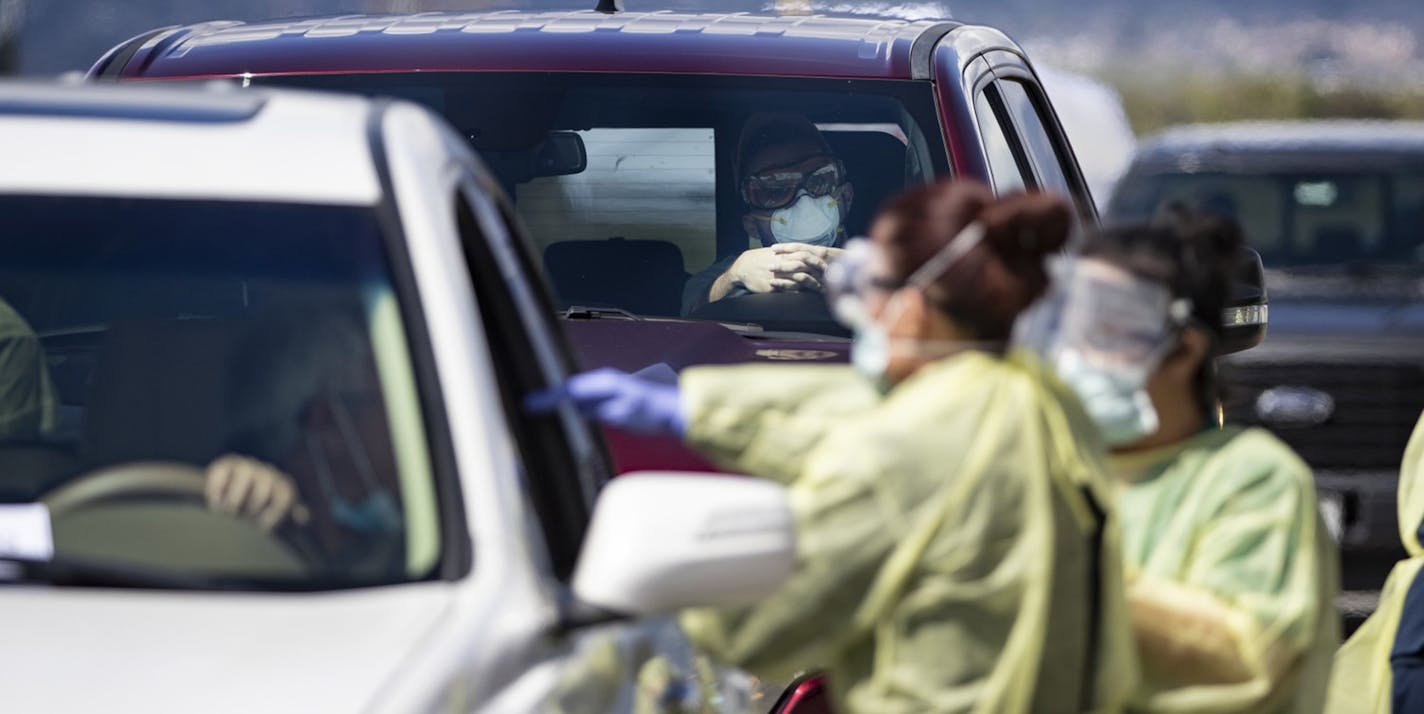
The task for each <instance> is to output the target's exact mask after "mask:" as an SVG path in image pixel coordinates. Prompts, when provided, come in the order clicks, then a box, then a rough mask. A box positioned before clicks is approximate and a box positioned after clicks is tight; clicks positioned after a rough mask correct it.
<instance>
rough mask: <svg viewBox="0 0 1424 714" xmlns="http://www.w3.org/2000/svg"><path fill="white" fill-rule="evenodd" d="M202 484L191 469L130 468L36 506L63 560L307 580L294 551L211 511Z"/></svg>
mask: <svg viewBox="0 0 1424 714" xmlns="http://www.w3.org/2000/svg"><path fill="white" fill-rule="evenodd" d="M205 482H206V478H205V474H204V471H203V469H200V468H198V467H196V466H192V465H190V464H184V463H177V462H168V461H135V462H130V463H125V464H119V465H117V466H110V467H106V468H103V469H99V470H97V471H93V472H91V473H88V474H85V475H83V476H80V477H78V478H77V479H75V480H72V481H69V482H68V483H65V484H63V485H61V486H59V487H58V488H55V489H53V490H51V491H50V492H49V493H46V494H45V495H44V496H43V497H42V498H41V499H40V502H41V503H43V504H44V505H45V507H46V508H48V509H49V512H50V517H51V519H52V522H53V523H54V524H55V528H54V535H55V549H56V550H57V551H59V552H61V553H67V554H70V555H79V556H86V557H91V558H94V559H98V560H103V559H109V558H115V559H121V560H125V561H130V562H132V561H137V562H140V563H143V562H148V561H151V564H152V565H154V566H156V567H170V568H171V567H180V568H181V567H187V568H193V569H201V570H205V571H214V570H215V571H217V572H219V573H222V572H228V571H231V572H232V573H233V574H235V575H252V574H258V575H280V576H299V575H302V574H305V573H307V572H310V567H309V566H308V565H307V559H305V558H303V557H302V556H301V555H299V552H300V548H297V547H295V546H294V544H293V543H289V542H287V540H286V539H284V538H282V537H279V536H278V535H276V534H274V533H268V532H265V531H263V530H262V529H261V528H259V527H258V526H257V525H256V524H255V523H253V522H251V521H249V520H246V519H244V518H239V517H234V516H231V515H229V514H226V513H221V512H218V511H214V510H212V509H211V508H209V507H208V504H207V497H206V495H205V493H204V484H205ZM175 533H176V534H178V536H177V537H175V536H174V534H175Z"/></svg>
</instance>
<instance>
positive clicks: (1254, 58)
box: [0, 0, 1424, 134]
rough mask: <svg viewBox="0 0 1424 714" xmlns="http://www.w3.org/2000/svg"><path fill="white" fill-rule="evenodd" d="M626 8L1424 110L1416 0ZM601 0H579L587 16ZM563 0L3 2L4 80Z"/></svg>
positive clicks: (745, 3)
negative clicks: (361, 19) (786, 21)
mask: <svg viewBox="0 0 1424 714" xmlns="http://www.w3.org/2000/svg"><path fill="white" fill-rule="evenodd" d="M626 2H627V5H628V6H629V9H673V10H692V9H706V10H717V11H728V12H735V11H765V10H772V9H780V10H783V11H789V12H796V11H806V10H810V9H814V10H815V11H817V12H823V13H824V12H829V13H848V14H854V13H861V12H864V13H870V14H891V15H897V16H902V17H906V18H909V19H917V18H922V17H937V16H944V15H946V14H948V15H951V16H953V17H955V18H957V19H960V20H964V21H971V22H972V21H981V22H985V23H988V24H991V25H994V26H996V27H999V28H1001V29H1003V30H1005V31H1007V32H1008V33H1009V34H1010V35H1012V36H1013V37H1014V38H1015V39H1017V40H1019V41H1020V42H1021V43H1022V44H1024V45H1025V47H1026V49H1027V50H1028V51H1029V53H1030V55H1031V56H1032V57H1034V59H1035V60H1036V61H1037V62H1039V63H1044V64H1052V65H1055V66H1057V67H1059V68H1061V69H1066V70H1070V71H1073V72H1076V73H1080V74H1085V75H1088V76H1091V77H1094V78H1097V79H1099V80H1101V81H1104V82H1106V83H1107V84H1109V85H1111V86H1112V87H1114V88H1116V89H1117V91H1118V92H1119V93H1120V94H1121V95H1122V100H1123V106H1124V108H1125V109H1126V111H1127V115H1128V118H1129V120H1130V121H1131V124H1132V127H1133V128H1134V129H1135V130H1136V131H1137V132H1138V133H1139V134H1144V133H1147V132H1151V131H1153V130H1156V129H1159V128H1161V127H1164V126H1167V125H1171V124H1178V123H1183V122H1189V121H1215V120H1227V119H1271V118H1312V117H1380V118H1420V117H1424V48H1421V46H1420V38H1421V37H1424V3H1421V2H1418V0H1181V1H1179V2H1170V3H1164V2H1142V1H1141V0H1076V1H1075V2H1061V1H1059V0H954V2H928V3H923V2H922V3H914V2H911V3H895V2H851V1H849V0H847V1H837V0H831V1H830V2H820V1H816V2H811V0H717V1H716V2H712V0H702V1H701V2H698V1H697V0H658V1H654V0H649V1H648V2H642V1H641V0H626ZM593 4H594V2H593V0H589V2H587V3H584V5H587V6H589V7H592V6H593ZM580 7H583V5H580V4H579V3H577V2H569V1H568V0H0V73H11V74H24V75H48V74H55V73H59V72H63V71H67V70H82V69H85V68H87V67H88V66H89V64H90V63H92V62H93V61H94V60H95V59H96V58H97V57H98V56H99V55H100V54H102V53H103V52H104V51H105V50H107V49H108V48H110V47H112V46H114V45H115V44H117V43H119V42H120V41H122V40H124V39H126V38H128V37H130V36H133V35H135V34H138V33H140V32H143V31H144V30H147V29H150V28H153V27H157V26H161V25H165V24H176V23H188V22H196V21H201V20H209V19H237V20H250V19H259V18H273V17H290V16H301V15H312V14H327V13H333V12H391V11H393V12H412V11H421V10H461V9H464V10H481V9H500V8H509V9H533V10H544V9H574V8H580Z"/></svg>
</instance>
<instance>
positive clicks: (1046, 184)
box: [998, 81, 1073, 199]
mask: <svg viewBox="0 0 1424 714" xmlns="http://www.w3.org/2000/svg"><path fill="white" fill-rule="evenodd" d="M998 87H999V89H1000V90H1001V91H1002V92H1003V97H1004V103H1005V104H1007V105H1008V108H1009V111H1011V112H1013V115H1014V123H1015V124H1017V125H1018V127H1019V131H1020V132H1022V133H1023V139H1024V142H1025V144H1026V145H1025V147H1024V148H1025V149H1027V150H1028V154H1029V157H1030V158H1031V159H1032V161H1033V163H1034V166H1035V168H1036V169H1037V171H1038V179H1039V184H1040V185H1041V186H1042V187H1043V188H1044V189H1045V190H1049V191H1054V192H1056V193H1059V194H1061V195H1063V196H1065V197H1067V198H1070V199H1071V198H1072V197H1073V189H1072V187H1071V186H1069V185H1068V177H1067V176H1066V174H1065V172H1064V170H1063V161H1062V159H1060V158H1059V156H1058V151H1057V150H1056V149H1054V148H1053V141H1052V140H1051V139H1050V138H1049V135H1048V128H1047V126H1048V124H1047V122H1046V121H1045V119H1044V117H1043V116H1042V115H1041V114H1040V112H1039V109H1038V105H1037V104H1035V103H1034V100H1033V98H1032V97H1031V96H1030V95H1029V88H1028V87H1027V86H1026V85H1024V84H1023V83H1022V82H1015V81H1003V82H999V84H998Z"/></svg>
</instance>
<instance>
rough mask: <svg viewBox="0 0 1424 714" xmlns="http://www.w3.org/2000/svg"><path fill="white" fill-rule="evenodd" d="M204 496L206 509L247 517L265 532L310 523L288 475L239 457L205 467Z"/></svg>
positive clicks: (214, 462) (230, 457)
mask: <svg viewBox="0 0 1424 714" xmlns="http://www.w3.org/2000/svg"><path fill="white" fill-rule="evenodd" d="M203 494H204V496H205V497H206V498H207V502H208V508H211V509H213V510H214V511H220V512H222V513H228V514H231V515H233V516H240V517H244V518H248V519H250V520H252V522H254V523H256V524H257V527H259V528H261V529H262V530H264V531H270V530H272V529H274V528H276V527H277V526H279V525H281V524H282V523H284V522H287V521H290V522H292V523H296V524H299V525H304V524H306V523H307V522H308V521H310V520H311V514H310V512H309V511H308V510H307V507H306V506H304V505H302V502H301V499H300V498H299V497H298V495H297V488H296V484H295V483H294V482H293V481H292V477H291V476H288V475H287V474H285V473H283V472H282V470H281V469H279V468H277V467H276V466H273V465H271V464H268V463H265V462H262V461H258V460H257V459H254V458H250V457H247V456H242V455H239V454H226V455H224V456H221V457H218V458H217V459H216V460H214V461H213V462H212V463H211V464H208V468H207V471H206V473H205V474H204V486H203Z"/></svg>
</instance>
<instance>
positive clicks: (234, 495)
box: [218, 459, 252, 514]
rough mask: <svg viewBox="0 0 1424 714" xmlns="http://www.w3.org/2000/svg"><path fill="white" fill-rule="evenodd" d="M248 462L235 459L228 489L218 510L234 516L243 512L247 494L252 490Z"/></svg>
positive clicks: (224, 492)
mask: <svg viewBox="0 0 1424 714" xmlns="http://www.w3.org/2000/svg"><path fill="white" fill-rule="evenodd" d="M246 462H247V460H246V459H234V461H233V464H232V466H231V474H230V476H229V478H228V483H227V488H226V490H224V491H223V494H222V498H221V499H220V500H219V502H218V510H220V511H223V512H224V513H233V514H236V513H238V512H240V511H241V510H242V504H243V503H244V502H246V501H247V494H248V493H249V492H251V490H252V474H251V472H250V471H249V469H248V468H247V463H246Z"/></svg>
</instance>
